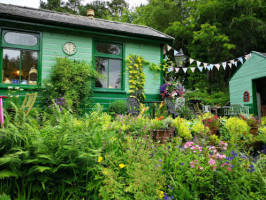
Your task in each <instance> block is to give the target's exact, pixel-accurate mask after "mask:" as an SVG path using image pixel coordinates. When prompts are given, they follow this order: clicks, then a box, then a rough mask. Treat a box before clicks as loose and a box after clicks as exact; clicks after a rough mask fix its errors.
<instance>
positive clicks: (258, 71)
mask: <svg viewBox="0 0 266 200" xmlns="http://www.w3.org/2000/svg"><path fill="white" fill-rule="evenodd" d="M263 77H266V57H265V56H263V55H261V54H259V53H256V52H251V58H250V59H248V60H247V61H246V62H245V63H244V64H243V65H242V66H241V67H240V68H239V69H238V70H237V71H236V73H235V74H234V75H233V77H232V78H231V80H230V82H229V90H230V104H231V105H233V104H242V105H247V106H250V113H253V114H255V115H257V105H256V104H257V102H256V88H255V86H254V83H253V80H255V79H259V78H263ZM245 91H248V92H249V94H250V99H249V102H244V100H243V94H244V92H245Z"/></svg>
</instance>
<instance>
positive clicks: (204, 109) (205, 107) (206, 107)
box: [202, 105, 211, 113]
mask: <svg viewBox="0 0 266 200" xmlns="http://www.w3.org/2000/svg"><path fill="white" fill-rule="evenodd" d="M202 111H203V113H207V112H211V106H210V105H203V109H202Z"/></svg>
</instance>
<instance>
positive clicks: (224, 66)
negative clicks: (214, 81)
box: [222, 62, 226, 70]
mask: <svg viewBox="0 0 266 200" xmlns="http://www.w3.org/2000/svg"><path fill="white" fill-rule="evenodd" d="M222 65H223V68H224V70H225V69H226V62H223V63H222Z"/></svg>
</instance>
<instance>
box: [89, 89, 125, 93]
mask: <svg viewBox="0 0 266 200" xmlns="http://www.w3.org/2000/svg"><path fill="white" fill-rule="evenodd" d="M93 92H95V93H119V94H126V93H127V92H126V91H124V90H110V89H109V90H108V89H93Z"/></svg>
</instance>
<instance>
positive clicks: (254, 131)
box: [249, 127, 258, 135]
mask: <svg viewBox="0 0 266 200" xmlns="http://www.w3.org/2000/svg"><path fill="white" fill-rule="evenodd" d="M249 133H250V134H252V135H257V134H258V127H251V128H250V130H249Z"/></svg>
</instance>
